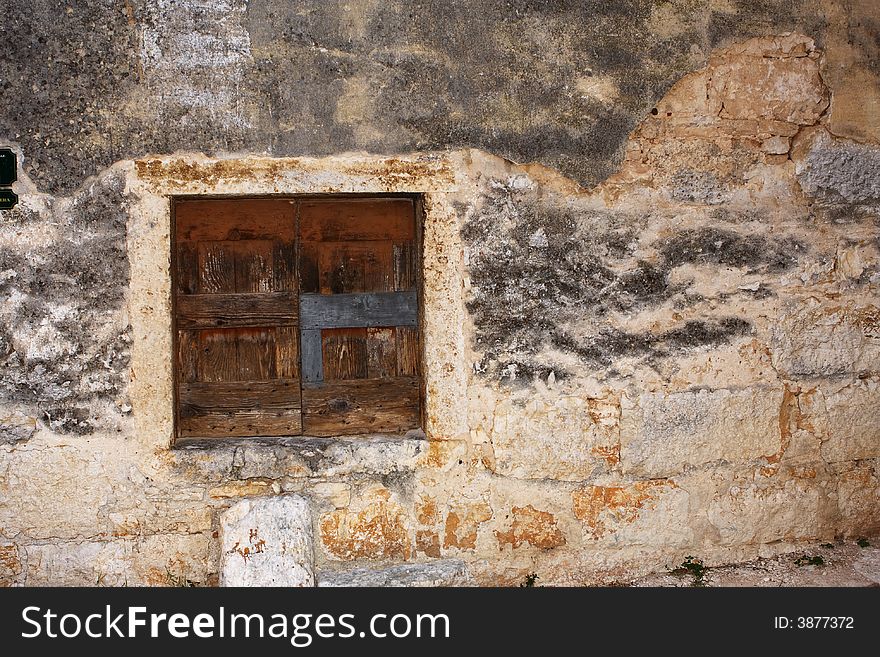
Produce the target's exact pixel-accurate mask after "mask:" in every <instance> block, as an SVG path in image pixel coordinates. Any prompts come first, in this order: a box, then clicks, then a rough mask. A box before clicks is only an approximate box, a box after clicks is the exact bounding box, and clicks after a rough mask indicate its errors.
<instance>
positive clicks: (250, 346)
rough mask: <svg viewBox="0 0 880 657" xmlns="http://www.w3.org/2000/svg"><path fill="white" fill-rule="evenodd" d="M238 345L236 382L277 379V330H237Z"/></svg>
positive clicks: (236, 339)
mask: <svg viewBox="0 0 880 657" xmlns="http://www.w3.org/2000/svg"><path fill="white" fill-rule="evenodd" d="M235 341H236V344H237V345H238V376H237V378H236V379H235V380H236V381H267V380H269V379H273V378H275V353H276V350H275V329H274V328H240V329H235Z"/></svg>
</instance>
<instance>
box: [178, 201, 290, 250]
mask: <svg viewBox="0 0 880 657" xmlns="http://www.w3.org/2000/svg"><path fill="white" fill-rule="evenodd" d="M174 217H175V232H176V237H177V241H178V242H184V241H198V242H201V241H206V240H210V241H223V240H242V239H244V240H247V239H269V240H274V239H279V240H282V241H284V242H291V243H292V242H293V241H294V240H295V239H296V222H295V221H294V206H293V202H292V201H290V200H287V199H204V200H179V201H177V202H176V203H175V204H174Z"/></svg>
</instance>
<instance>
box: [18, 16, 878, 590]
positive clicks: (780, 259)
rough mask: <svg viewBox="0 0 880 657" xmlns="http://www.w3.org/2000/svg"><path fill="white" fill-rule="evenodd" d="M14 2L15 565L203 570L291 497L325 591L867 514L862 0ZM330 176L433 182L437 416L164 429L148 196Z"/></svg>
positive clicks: (166, 578) (333, 184)
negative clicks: (191, 433) (302, 437)
mask: <svg viewBox="0 0 880 657" xmlns="http://www.w3.org/2000/svg"><path fill="white" fill-rule="evenodd" d="M27 4H28V7H27V11H25V10H24V8H23V7H18V8H14V10H13V11H11V12H9V15H10V16H11V20H10V21H7V22H6V23H5V25H4V27H3V29H5V30H7V32H8V33H7V34H6V35H5V36H6V41H7V42H11V43H14V44H15V45H14V47H12V48H11V49H10V52H9V53H8V55H5V56H4V57H3V58H0V84H3V85H4V97H8V98H14V99H18V101H19V102H17V103H13V104H10V105H7V106H5V107H4V110H3V112H2V113H0V138H2V139H4V140H5V142H6V144H8V145H10V146H12V147H13V148H15V149H17V150H18V152H19V153H20V159H21V161H22V170H21V171H20V176H19V177H20V182H19V183H17V184H16V191H17V192H18V193H19V195H20V196H21V197H22V203H21V204H20V205H19V207H18V208H16V209H15V210H14V211H11V212H3V213H2V223H0V359H2V360H3V368H2V373H0V582H3V583H7V584H41V583H52V584H61V583H66V584H74V583H78V584H123V583H128V584H140V583H148V584H172V583H175V582H180V581H181V578H183V579H186V580H190V581H193V582H198V583H201V584H212V583H217V581H218V573H219V570H220V564H221V559H222V555H221V545H220V537H219V532H220V525H221V522H220V516H221V514H222V513H223V511H224V510H225V509H227V508H229V507H230V506H231V505H232V504H234V503H235V502H236V501H238V500H240V499H242V498H251V497H263V496H277V495H284V494H291V493H295V494H299V495H302V496H303V497H304V498H305V499H306V500H308V503H309V509H310V513H311V517H312V522H313V534H314V555H313V557H314V568H315V570H316V571H317V581H318V583H321V582H325V583H333V584H339V583H345V582H351V581H381V582H386V583H387V582H388V581H392V580H395V578H397V580H399V581H409V582H415V581H422V582H438V581H440V582H442V581H447V582H456V583H462V582H475V583H480V584H497V583H502V584H508V583H509V584H516V583H519V582H520V581H522V579H523V577H524V576H525V574H527V573H531V572H536V573H538V574H539V576H540V577H541V580H540V581H541V583H545V584H549V583H558V584H578V583H587V582H594V581H610V580H619V579H626V578H628V577H633V576H636V575H638V574H642V573H645V572H649V571H653V570H662V569H664V568H666V567H668V566H670V565H673V564H677V563H680V562H681V560H682V559H683V557H684V556H685V555H688V554H691V555H698V556H700V557H701V558H703V559H705V560H706V561H707V562H709V563H717V562H722V561H729V560H736V559H745V558H750V557H753V556H756V555H765V554H772V553H775V552H782V551H786V550H790V549H794V548H795V547H797V545H798V544H800V543H802V542H804V541H815V540H827V539H829V538H831V537H834V536H854V535H865V534H871V533H875V532H878V531H880V411H878V408H880V174H878V171H880V167H878V166H877V165H878V162H880V85H878V75H880V68H878V67H880V55H878V52H880V48H878V42H877V38H878V37H877V34H878V32H877V24H878V21H880V17H878V15H877V10H876V8H875V7H874V3H871V2H867V1H866V2H826V1H818V0H817V1H810V0H805V1H804V2H801V3H795V4H792V3H785V8H784V9H782V8H776V5H775V4H774V3H758V2H744V1H743V2H733V1H720V0H712V1H703V2H700V1H697V2H693V1H687V2H685V1H682V2H647V1H646V2H615V3H607V2H603V3H584V2H578V3H564V2H558V3H557V2H552V3H550V2H548V3H528V2H505V3H495V2H491V1H490V0H485V1H483V0H480V1H478V2H468V3H418V2H414V3H393V2H392V3H374V2H360V3H348V4H345V3H326V2H321V3H310V2H302V3H296V4H295V6H291V5H290V4H289V3H280V2H275V1H274V0H259V1H258V0H251V2H249V3H244V2H240V1H238V0H230V1H229V2H222V3H217V2H211V3H207V2H197V1H194V0H188V1H185V0H181V1H179V2H175V1H174V0H157V1H155V2H141V3H139V2H127V3H124V4H122V5H119V4H117V3H110V2H99V1H87V2H80V3H68V4H66V5H65V6H64V7H56V6H55V5H54V4H53V3H50V2H48V1H47V2H35V3H27ZM780 7H781V5H780ZM788 30H795V32H794V33H786V32H787V31H788ZM783 33H786V34H783ZM756 35H759V36H756ZM760 35H763V36H760ZM774 35H776V36H774ZM751 37H756V38H751ZM460 147H473V148H460ZM450 148H455V150H449V149H450ZM351 150H364V151H368V152H369V153H373V154H383V153H384V154H389V155H387V156H381V155H368V154H365V153H358V154H351V153H348V154H346V151H351ZM175 152H177V154H176V155H175V154H174V153H175ZM399 153H411V154H408V155H399ZM325 155H331V156H330V157H323V156H325ZM284 156H290V157H284ZM316 158H317V159H316ZM505 158H506V159H505ZM513 161H519V162H522V163H523V164H515V163H514V162H513ZM530 162H531V163H530ZM90 176H91V177H90ZM596 183H600V184H598V185H596V186H593V185H595V184H596ZM319 191H323V192H347V191H357V192H363V191H375V192H384V191H405V192H421V193H424V194H425V209H426V223H425V247H424V251H425V254H424V255H425V258H424V260H425V262H424V267H425V270H424V276H425V326H424V331H425V344H426V355H425V370H426V372H425V376H426V384H427V395H428V397H427V423H426V426H425V434H426V436H420V435H417V434H413V435H410V436H408V437H406V438H405V439H402V440H401V439H388V438H381V437H375V438H373V439H370V440H366V441H351V440H326V439H322V440H308V441H297V440H288V441H281V442H277V441H276V442H266V443H259V442H251V443H235V444H228V445H225V446H222V447H218V448H215V449H211V450H174V449H170V448H169V446H170V441H171V431H172V426H171V417H172V413H171V411H172V409H171V369H170V368H171V365H170V363H171V355H170V351H171V346H170V345H171V341H170V294H169V290H170V282H169V243H168V240H169V221H170V218H169V209H170V201H169V198H170V196H172V195H175V194H212V193H223V194H272V193H283V194H293V193H298V192H319ZM234 556H235V555H233V557H234ZM402 564H406V565H407V567H406V568H404V569H401V565H402ZM363 568H368V569H369V570H368V571H363V570H362V569H363ZM376 571H380V572H376ZM352 572H353V573H354V575H352V574H351V573H352ZM370 578H372V579H370Z"/></svg>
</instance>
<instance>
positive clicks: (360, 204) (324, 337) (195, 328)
mask: <svg viewBox="0 0 880 657" xmlns="http://www.w3.org/2000/svg"><path fill="white" fill-rule="evenodd" d="M175 243H176V244H175V246H176V248H175V254H174V272H175V323H176V326H175V330H176V338H177V345H176V349H177V368H176V384H177V387H176V390H177V404H178V406H177V434H178V437H180V438H218V437H245V436H293V435H300V434H305V435H311V436H334V435H347V434H368V433H401V432H404V431H406V430H408V429H412V428H416V427H418V426H419V424H420V411H421V405H420V397H421V396H420V383H419V381H420V372H419V364H420V349H421V347H420V340H419V327H418V317H419V312H418V269H419V268H418V253H417V244H418V240H417V239H416V221H415V211H414V204H413V201H412V199H409V198H394V199H388V198H382V199H376V198H373V199H346V200H342V199H338V198H334V199H325V198H322V199H305V198H303V199H271V200H268V199H235V200H180V201H177V203H176V204H175Z"/></svg>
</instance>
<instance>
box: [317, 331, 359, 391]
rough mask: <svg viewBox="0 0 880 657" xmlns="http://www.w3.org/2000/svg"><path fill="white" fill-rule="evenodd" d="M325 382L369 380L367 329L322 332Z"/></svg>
mask: <svg viewBox="0 0 880 657" xmlns="http://www.w3.org/2000/svg"><path fill="white" fill-rule="evenodd" d="M321 352H322V354H323V358H322V360H323V369H324V380H325V381H334V380H339V379H342V380H345V379H366V378H367V329H365V328H354V329H352V328H344V329H325V330H323V331H321Z"/></svg>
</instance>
